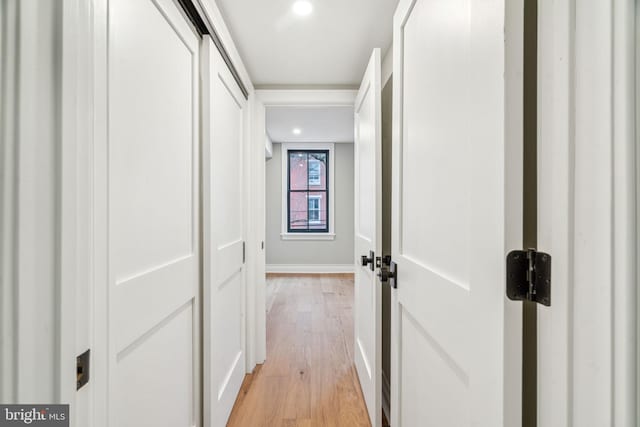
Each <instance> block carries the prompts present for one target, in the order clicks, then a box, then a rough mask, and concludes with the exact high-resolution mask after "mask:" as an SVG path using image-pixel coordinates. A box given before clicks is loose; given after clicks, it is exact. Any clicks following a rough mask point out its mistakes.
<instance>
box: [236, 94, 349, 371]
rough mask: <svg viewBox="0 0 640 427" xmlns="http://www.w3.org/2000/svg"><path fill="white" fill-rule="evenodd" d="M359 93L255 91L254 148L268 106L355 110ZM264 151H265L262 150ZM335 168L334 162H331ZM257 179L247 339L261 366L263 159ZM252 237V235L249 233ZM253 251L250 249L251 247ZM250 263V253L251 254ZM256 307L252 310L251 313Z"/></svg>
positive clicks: (263, 333)
mask: <svg viewBox="0 0 640 427" xmlns="http://www.w3.org/2000/svg"><path fill="white" fill-rule="evenodd" d="M357 93H358V91H357V90H337V89H305V90H287V89H284V90H283V89H277V90H274V89H266V90H256V91H255V98H254V99H253V100H252V101H251V102H252V103H253V105H254V108H252V110H251V111H252V113H253V114H254V115H253V117H252V118H251V123H252V124H251V125H252V126H253V127H254V129H253V132H251V134H252V135H253V136H252V142H251V144H252V146H253V145H259V146H260V147H264V138H265V135H266V107H267V106H345V105H350V106H353V104H354V102H355V99H356V95H357ZM261 150H262V149H261ZM331 163H332V164H333V162H331ZM255 166H256V167H255V170H254V172H255V177H253V178H252V184H253V185H254V186H255V187H254V188H255V197H256V198H258V199H260V206H259V207H258V208H257V209H252V210H251V213H252V215H253V216H252V218H251V221H250V222H251V223H252V224H255V236H254V237H255V241H256V243H258V242H259V245H258V246H257V248H256V255H255V256H256V257H257V258H256V262H255V263H254V269H253V270H254V272H255V276H254V277H253V280H248V281H247V283H248V286H247V295H253V298H254V300H253V301H252V302H253V303H254V304H253V305H250V304H247V324H249V325H254V326H255V331H253V332H254V334H253V335H251V334H250V332H251V331H250V330H249V331H248V335H247V336H248V337H252V336H253V337H254V341H255V346H252V345H251V344H252V343H251V342H249V343H248V345H247V363H248V365H250V361H255V362H256V363H262V362H264V361H265V360H266V358H267V327H266V324H267V316H266V312H267V310H266V309H267V302H266V280H265V272H266V264H265V256H264V250H263V249H262V243H264V241H265V240H266V233H265V228H266V218H265V213H266V207H265V200H266V196H265V191H266V189H265V184H264V183H265V160H264V157H263V156H262V154H261V155H260V160H259V164H256V165H255ZM250 234H251V233H250ZM249 248H251V245H249ZM248 256H249V260H250V259H251V249H249V252H248ZM252 307H253V309H252Z"/></svg>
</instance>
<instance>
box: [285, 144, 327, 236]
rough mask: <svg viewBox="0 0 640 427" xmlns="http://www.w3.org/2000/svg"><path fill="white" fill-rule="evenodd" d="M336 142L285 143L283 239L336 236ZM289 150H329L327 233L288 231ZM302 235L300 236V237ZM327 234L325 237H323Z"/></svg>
mask: <svg viewBox="0 0 640 427" xmlns="http://www.w3.org/2000/svg"><path fill="white" fill-rule="evenodd" d="M334 148H335V147H334V144H333V143H329V144H324V143H304V144H297V143H283V144H282V149H281V150H280V151H281V156H282V164H281V170H282V209H281V219H282V221H281V228H280V236H281V238H282V240H333V239H334V238H335V203H334V199H335V195H334V188H335V183H334V181H335V179H334V176H335V175H334V170H335V165H334V163H335V162H334V159H335V150H334ZM289 150H329V170H328V171H327V173H328V175H327V176H328V179H329V187H328V188H327V191H328V192H329V231H328V232H326V233H290V232H288V224H287V193H288V191H287V182H288V181H287V178H288V173H289V167H288V165H289V159H288V157H287V153H288V151H289ZM298 236H300V237H298ZM321 236H325V237H321Z"/></svg>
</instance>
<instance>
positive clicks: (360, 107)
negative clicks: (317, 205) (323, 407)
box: [354, 49, 382, 427]
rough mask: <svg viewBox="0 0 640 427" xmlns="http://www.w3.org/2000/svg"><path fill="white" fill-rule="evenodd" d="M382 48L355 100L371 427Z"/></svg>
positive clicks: (377, 391)
mask: <svg viewBox="0 0 640 427" xmlns="http://www.w3.org/2000/svg"><path fill="white" fill-rule="evenodd" d="M380 74H381V71H380V49H374V51H373V54H372V55H371V59H370V60H369V64H368V66H367V69H366V71H365V74H364V78H363V80H362V84H361V85H360V90H359V91H358V95H357V97H356V102H355V121H354V124H355V134H354V137H355V140H354V159H355V166H354V177H355V188H354V191H355V241H354V244H355V258H356V260H355V264H356V265H355V301H354V327H355V334H354V338H355V343H354V358H355V365H356V370H357V372H358V378H359V379H360V385H361V387H362V393H363V395H364V400H365V402H366V404H367V410H368V412H369V418H370V420H371V424H372V425H373V426H376V427H377V426H380V425H381V415H382V406H381V384H382V382H381V375H382V360H381V358H382V329H381V328H382V291H381V284H380V281H379V279H378V277H377V276H376V273H375V263H376V260H375V257H376V256H381V254H380V251H381V250H382V241H381V240H382V239H381V236H382V216H381V215H382V197H381V191H382V176H381V172H380V171H381V170H382V158H381V153H382V140H381V104H380V97H381V88H380Z"/></svg>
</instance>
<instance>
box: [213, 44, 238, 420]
mask: <svg viewBox="0 0 640 427" xmlns="http://www.w3.org/2000/svg"><path fill="white" fill-rule="evenodd" d="M202 76H203V86H204V88H203V102H202V108H203V115H202V116H203V126H202V129H203V143H202V147H203V153H202V164H203V168H202V169H203V232H204V233H203V236H204V237H203V248H204V250H203V259H204V291H203V317H204V328H203V334H204V339H203V342H204V378H205V380H204V425H205V426H207V427H220V426H224V425H226V423H227V419H228V418H229V414H230V413H231V409H232V408H233V404H234V402H235V399H236V396H237V395H238V391H239V390H240V385H241V384H242V380H243V378H244V373H245V336H244V335H245V334H244V331H245V320H244V312H245V303H244V301H245V268H244V250H245V249H244V239H245V237H244V226H243V224H244V221H245V212H244V207H243V199H244V186H243V181H244V180H243V167H242V165H243V161H244V160H243V150H242V147H243V138H244V132H243V129H244V115H245V109H246V105H247V102H246V100H245V98H244V97H243V95H242V93H241V92H240V89H239V87H238V85H237V84H236V82H235V80H234V79H233V76H232V74H231V72H230V71H229V69H228V68H227V66H226V64H225V63H224V61H223V59H222V56H221V55H220V53H219V52H218V50H217V49H216V47H215V45H214V44H213V41H212V40H211V38H210V37H208V36H205V37H204V40H203V45H202Z"/></svg>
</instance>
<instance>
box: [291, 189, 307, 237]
mask: <svg viewBox="0 0 640 427" xmlns="http://www.w3.org/2000/svg"><path fill="white" fill-rule="evenodd" d="M289 229H290V230H306V229H307V193H306V192H299V193H298V192H293V193H289Z"/></svg>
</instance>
